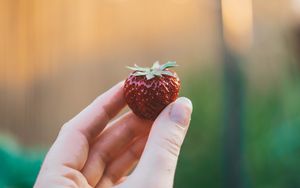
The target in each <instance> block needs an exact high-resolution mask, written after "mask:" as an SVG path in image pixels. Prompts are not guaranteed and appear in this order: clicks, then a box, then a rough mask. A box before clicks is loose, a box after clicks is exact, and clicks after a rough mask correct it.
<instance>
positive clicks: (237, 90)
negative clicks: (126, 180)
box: [0, 0, 300, 188]
mask: <svg viewBox="0 0 300 188" xmlns="http://www.w3.org/2000/svg"><path fill="white" fill-rule="evenodd" d="M156 60H159V61H160V62H162V63H163V62H165V61H168V60H174V61H177V63H178V64H179V65H180V67H179V68H177V70H176V71H177V72H178V74H179V76H180V78H181V81H182V90H181V95H183V96H187V97H189V98H191V99H192V101H193V103H194V112H193V117H192V122H191V128H190V130H189V132H188V135H187V138H186V140H185V143H184V146H183V149H182V153H181V155H180V159H179V163H178V170H177V172H176V178H175V187H178V188H181V187H183V188H194V187H217V188H218V187H228V188H235V187H259V188H281V187H284V188H296V187H300V179H299V174H300V139H299V138H300V137H299V135H300V82H299V81H300V0H272V1H271V0H269V1H262V0H164V1H161V0H152V1H140V0H102V1H98V0H86V1H79V0H75V1H74V0H72V1H71V0H52V1H45V0H0V161H1V167H0V187H4V188H21V187H24V188H27V187H32V185H33V183H34V181H35V178H36V175H37V173H38V170H39V168H40V165H41V162H42V160H43V157H44V155H45V153H46V151H47V150H48V148H49V147H50V145H51V143H52V142H53V141H54V139H55V137H56V136H57V133H58V131H59V129H60V127H61V126H62V125H63V124H64V122H66V121H68V120H69V119H70V118H72V117H73V116H74V115H76V114H77V113H78V112H79V111H81V110H82V109H83V108H84V107H85V106H86V105H88V104H89V103H90V102H91V101H92V100H93V99H95V98H96V97H97V96H98V95H99V94H101V93H102V92H104V91H105V90H106V89H108V88H109V87H111V86H112V85H113V84H115V83H116V82H118V81H120V80H122V79H124V78H126V77H127V75H128V74H129V71H128V70H126V69H125V66H126V65H133V64H134V63H136V64H138V65H141V66H142V65H143V66H150V65H152V63H153V62H154V61H156Z"/></svg>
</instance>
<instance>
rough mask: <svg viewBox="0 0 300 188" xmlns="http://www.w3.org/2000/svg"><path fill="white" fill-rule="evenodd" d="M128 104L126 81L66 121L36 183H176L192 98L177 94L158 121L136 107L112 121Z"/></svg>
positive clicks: (159, 186)
mask: <svg viewBox="0 0 300 188" xmlns="http://www.w3.org/2000/svg"><path fill="white" fill-rule="evenodd" d="M125 106H126V103H125V100H124V96H123V82H120V83H119V84H116V85H115V86H114V87H112V88H111V89H109V90H108V91H106V92H105V93H104V94H102V95H100V96H99V97H98V98H97V99H96V100H94V101H93V102H92V103H91V104H90V105H89V106H87V107H86V108H85V109H84V110H83V111H82V112H80V113H79V114H78V115H77V116H75V117H74V118H73V119H71V120H70V121H69V122H67V123H65V125H63V127H62V128H61V131H60V132H59V134H58V137H57V139H56V140H55V142H54V144H53V145H52V147H51V148H50V150H49V152H48V154H47V155H46V158H45V160H44V163H43V165H42V167H41V170H40V173H39V175H38V178H37V180H36V183H35V185H34V187H35V188H47V187H51V188H60V187H62V188H63V187H74V188H75V187H76V188H77V187H78V188H79V187H80V188H91V187H96V188H109V187H118V188H135V187H137V188H139V187H143V188H148V187H149V188H150V187H151V188H153V187H155V188H171V187H173V180H174V175H175V170H176V164H177V159H178V156H179V152H180V148H181V145H182V142H183V140H184V137H185V135H186V132H187V129H188V127H189V122H190V116H191V113H192V104H191V102H190V100H189V99H187V98H184V97H181V98H179V99H177V100H176V101H175V102H173V103H171V104H170V105H168V106H167V107H166V108H165V109H164V110H163V111H162V112H161V114H160V115H159V116H158V117H157V119H156V120H155V121H154V122H152V121H149V120H144V119H140V118H138V117H137V116H136V115H134V114H133V113H132V112H131V111H129V112H127V113H125V114H124V115H122V116H121V117H120V118H118V119H116V120H113V121H112V118H114V117H115V116H116V115H117V114H118V113H119V112H120V110H121V109H123V108H124V107H125Z"/></svg>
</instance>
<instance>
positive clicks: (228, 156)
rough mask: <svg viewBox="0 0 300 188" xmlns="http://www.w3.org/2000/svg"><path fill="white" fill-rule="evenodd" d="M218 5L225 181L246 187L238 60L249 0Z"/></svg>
mask: <svg viewBox="0 0 300 188" xmlns="http://www.w3.org/2000/svg"><path fill="white" fill-rule="evenodd" d="M217 5H218V8H219V9H218V19H219V24H218V27H219V30H220V31H221V33H220V36H221V38H220V39H221V47H222V48H221V49H222V61H223V70H224V183H225V187H228V188H240V187H246V184H245V181H244V180H245V176H244V160H243V147H244V146H243V128H244V125H243V112H244V93H245V92H244V79H243V72H242V70H241V63H242V62H244V58H243V56H244V54H245V52H246V51H247V50H248V49H249V47H250V45H251V41H252V0H217Z"/></svg>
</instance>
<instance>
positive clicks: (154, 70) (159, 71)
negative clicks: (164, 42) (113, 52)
mask: <svg viewBox="0 0 300 188" xmlns="http://www.w3.org/2000/svg"><path fill="white" fill-rule="evenodd" d="M177 66H178V65H177V64H176V62H175V61H168V62H167V63H165V64H162V65H160V64H159V62H158V61H156V62H155V63H153V65H152V67H151V68H149V67H140V66H138V65H136V64H135V65H134V67H128V66H127V68H128V69H130V70H133V71H134V72H133V73H132V75H133V76H146V79H147V80H150V79H152V78H154V77H155V76H159V77H161V76H163V75H167V76H173V77H174V74H173V73H172V72H170V71H168V70H166V69H167V68H172V67H177Z"/></svg>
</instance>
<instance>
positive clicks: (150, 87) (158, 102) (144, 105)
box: [124, 61, 180, 120]
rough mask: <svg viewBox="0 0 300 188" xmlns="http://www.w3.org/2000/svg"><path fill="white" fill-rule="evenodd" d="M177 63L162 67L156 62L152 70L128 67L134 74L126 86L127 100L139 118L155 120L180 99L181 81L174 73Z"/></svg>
mask: <svg viewBox="0 0 300 188" xmlns="http://www.w3.org/2000/svg"><path fill="white" fill-rule="evenodd" d="M175 66H177V65H176V62H171V61H169V62H167V63H166V64H163V65H160V64H159V62H155V63H154V64H153V66H152V67H151V68H148V67H147V68H143V67H139V66H137V65H135V67H128V68H129V69H131V70H133V71H134V72H133V73H131V74H130V75H129V77H128V78H127V79H126V81H125V85H124V95H125V100H126V102H127V104H128V106H129V107H130V108H131V110H132V111H133V112H134V113H135V114H136V115H137V116H139V117H141V118H144V119H150V120H154V119H155V118H156V117H157V116H158V114H159V113H160V112H161V111H162V110H163V109H164V108H165V107H166V106H167V105H168V104H170V103H171V102H173V101H175V100H176V98H177V97H178V93H179V89H180V80H179V78H178V76H177V74H176V72H174V71H170V70H168V68H171V67H175Z"/></svg>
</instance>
